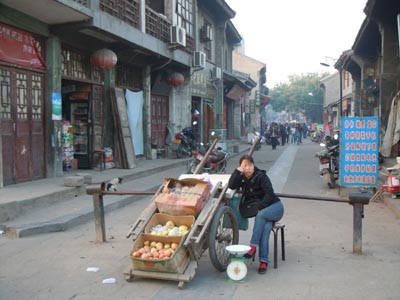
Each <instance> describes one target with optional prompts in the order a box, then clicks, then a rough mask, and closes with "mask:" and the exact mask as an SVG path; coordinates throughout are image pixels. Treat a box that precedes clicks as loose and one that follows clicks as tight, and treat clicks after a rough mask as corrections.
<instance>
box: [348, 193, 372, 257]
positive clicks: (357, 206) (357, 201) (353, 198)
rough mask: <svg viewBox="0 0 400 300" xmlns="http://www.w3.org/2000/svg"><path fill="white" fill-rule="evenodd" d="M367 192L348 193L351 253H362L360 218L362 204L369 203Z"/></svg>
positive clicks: (369, 196)
mask: <svg viewBox="0 0 400 300" xmlns="http://www.w3.org/2000/svg"><path fill="white" fill-rule="evenodd" d="M371 197H372V195H371V194H369V193H350V194H349V204H351V205H353V253H356V254H361V253H362V218H363V217H364V205H366V204H369V200H370V199H371Z"/></svg>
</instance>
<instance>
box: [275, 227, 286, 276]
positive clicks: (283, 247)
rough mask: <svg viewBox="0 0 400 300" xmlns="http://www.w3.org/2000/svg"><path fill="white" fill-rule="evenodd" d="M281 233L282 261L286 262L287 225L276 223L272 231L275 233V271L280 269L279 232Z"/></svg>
mask: <svg viewBox="0 0 400 300" xmlns="http://www.w3.org/2000/svg"><path fill="white" fill-rule="evenodd" d="M279 230H280V231H281V248H282V260H285V224H283V223H274V224H273V226H272V231H273V233H274V269H276V268H278V232H279Z"/></svg>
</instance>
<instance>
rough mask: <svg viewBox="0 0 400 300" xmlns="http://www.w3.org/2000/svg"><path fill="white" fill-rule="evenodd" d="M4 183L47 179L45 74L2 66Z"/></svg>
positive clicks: (0, 111) (0, 77)
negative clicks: (45, 177)
mask: <svg viewBox="0 0 400 300" xmlns="http://www.w3.org/2000/svg"><path fill="white" fill-rule="evenodd" d="M0 97H1V99H0V100H1V110H0V114H1V117H0V119H1V127H2V143H3V147H2V153H3V157H2V158H3V184H4V185H10V184H15V183H21V182H25V181H31V180H35V179H40V178H44V176H45V156H46V153H45V150H44V149H45V130H44V108H43V106H44V75H43V73H37V72H33V71H30V70H24V69H17V68H8V67H5V66H0Z"/></svg>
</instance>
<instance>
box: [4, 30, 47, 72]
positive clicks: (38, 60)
mask: <svg viewBox="0 0 400 300" xmlns="http://www.w3.org/2000/svg"><path fill="white" fill-rule="evenodd" d="M36 43H37V41H36V40H35V38H34V37H33V35H32V34H30V33H28V32H25V31H22V30H19V29H16V28H13V27H9V26H7V25H4V24H0V44H1V46H2V49H1V51H0V60H3V61H6V62H9V63H12V64H17V65H20V66H25V67H31V68H38V69H45V68H46V66H45V63H44V60H43V58H42V56H41V54H40V52H39V50H38V48H37V44H36Z"/></svg>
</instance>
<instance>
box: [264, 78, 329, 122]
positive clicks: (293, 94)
mask: <svg viewBox="0 0 400 300" xmlns="http://www.w3.org/2000/svg"><path fill="white" fill-rule="evenodd" d="M328 75H329V74H328V73H322V74H316V73H308V74H306V75H304V74H301V75H296V74H292V75H290V76H289V82H288V83H280V84H278V85H277V86H276V87H275V88H273V89H271V91H270V97H271V101H270V104H271V106H272V108H273V110H274V111H277V112H281V111H286V112H288V113H292V114H299V113H303V114H304V115H305V116H306V118H307V121H308V122H313V123H314V122H316V123H322V113H323V101H324V98H323V93H322V90H321V89H320V87H319V86H320V80H321V79H322V78H324V77H326V76H328Z"/></svg>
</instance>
